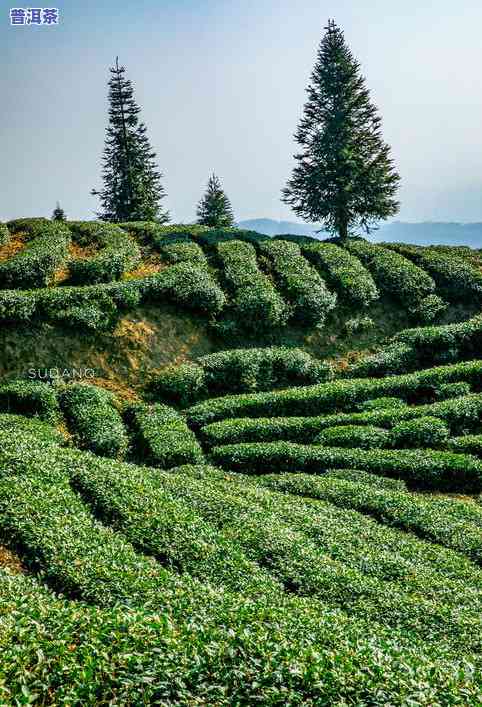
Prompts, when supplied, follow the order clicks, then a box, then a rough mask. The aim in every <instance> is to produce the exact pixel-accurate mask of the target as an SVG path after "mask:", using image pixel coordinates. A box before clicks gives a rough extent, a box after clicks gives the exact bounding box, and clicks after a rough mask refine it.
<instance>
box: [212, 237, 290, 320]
mask: <svg viewBox="0 0 482 707" xmlns="http://www.w3.org/2000/svg"><path fill="white" fill-rule="evenodd" d="M216 252H217V257H218V260H219V265H220V269H221V273H222V275H223V278H224V281H225V283H226V286H227V289H228V291H229V293H230V295H231V298H232V302H231V306H232V314H233V317H234V318H235V320H236V322H238V324H239V326H241V327H243V328H246V329H253V330H256V329H268V330H269V329H275V328H277V327H279V326H282V325H284V324H285V323H286V320H287V318H288V314H289V312H288V309H287V307H286V304H285V302H284V301H283V300H282V298H281V296H280V295H279V294H278V292H277V291H276V290H275V288H274V286H273V283H272V282H271V280H270V279H269V278H268V277H267V276H266V275H264V274H263V273H262V272H261V270H260V269H259V267H258V261H257V258H256V250H255V248H254V246H253V245H252V244H251V243H244V242H242V241H239V240H234V241H233V240H228V241H226V242H221V243H218V244H217V246H216Z"/></svg>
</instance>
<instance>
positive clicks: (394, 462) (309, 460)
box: [211, 442, 482, 493]
mask: <svg viewBox="0 0 482 707" xmlns="http://www.w3.org/2000/svg"><path fill="white" fill-rule="evenodd" d="M211 454H212V459H213V462H214V463H215V464H218V465H220V466H222V467H223V468H224V469H231V470H233V471H242V472H243V473H252V474H267V473H272V472H274V471H276V472H286V471H292V470H293V469H296V470H297V471H304V472H308V471H309V472H312V473H317V474H321V473H323V472H325V471H326V470H327V469H336V468H341V469H354V468H358V469H361V470H363V471H369V472H371V473H374V474H380V475H382V476H394V477H395V478H402V479H403V480H404V481H406V483H407V485H408V486H410V487H411V488H420V489H435V490H437V491H463V490H466V491H472V492H474V493H475V492H477V491H480V489H481V488H482V462H480V461H479V460H478V459H476V458H475V457H473V456H470V455H467V454H455V453H453V452H439V451H432V450H427V449H416V450H411V449H396V450H387V449H374V450H365V449H342V448H329V447H322V446H308V445H302V444H295V443H293V442H266V443H251V444H250V443H246V444H233V445H226V446H221V447H214V448H213V450H212V452H211Z"/></svg>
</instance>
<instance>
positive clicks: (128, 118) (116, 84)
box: [92, 58, 169, 223]
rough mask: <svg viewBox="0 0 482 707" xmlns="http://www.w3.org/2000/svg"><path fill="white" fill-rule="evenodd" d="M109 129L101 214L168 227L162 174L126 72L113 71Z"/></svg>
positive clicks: (96, 192) (120, 68)
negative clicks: (154, 222)
mask: <svg viewBox="0 0 482 707" xmlns="http://www.w3.org/2000/svg"><path fill="white" fill-rule="evenodd" d="M110 72H111V78H110V81H109V125H108V127H107V130H106V139H105V147H104V156H103V160H102V162H103V170H102V178H103V182H104V186H103V188H102V189H101V190H97V189H93V190H92V194H93V195H94V196H99V198H100V203H101V211H99V212H98V214H97V216H98V217H99V218H100V219H102V220H103V221H112V222H115V221H157V222H158V223H167V222H168V221H169V215H168V213H167V212H166V211H164V210H163V209H162V208H161V201H162V199H164V197H165V195H166V194H165V190H164V188H163V187H162V185H161V178H162V174H161V173H160V172H159V171H158V170H157V167H156V164H155V157H156V154H155V153H154V152H153V151H152V147H151V145H150V143H149V140H148V137H147V134H146V133H147V128H146V126H145V124H144V123H142V122H139V114H140V111H141V109H140V107H139V106H138V105H137V103H136V101H135V99H134V89H133V87H132V83H131V81H129V79H127V78H126V77H125V68H124V67H123V66H119V61H118V58H116V63H115V66H114V67H112V68H111V69H110Z"/></svg>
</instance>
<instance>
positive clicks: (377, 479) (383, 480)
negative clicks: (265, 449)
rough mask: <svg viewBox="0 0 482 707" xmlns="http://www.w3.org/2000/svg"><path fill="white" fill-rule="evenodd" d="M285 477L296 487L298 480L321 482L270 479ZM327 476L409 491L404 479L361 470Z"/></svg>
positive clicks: (307, 480)
mask: <svg viewBox="0 0 482 707" xmlns="http://www.w3.org/2000/svg"><path fill="white" fill-rule="evenodd" d="M285 476H286V477H287V479H288V478H291V479H293V480H294V481H295V484H294V485H296V479H300V483H302V484H304V483H306V485H307V486H308V485H309V484H310V481H311V482H313V484H317V483H318V481H319V480H318V478H317V477H315V476H311V475H310V476H305V475H304V474H293V475H291V474H284V475H283V477H280V475H279V474H273V476H271V477H269V478H271V479H278V480H279V479H281V478H284V477H285ZM325 476H326V477H327V478H330V479H336V480H339V481H354V482H356V483H357V484H363V485H364V486H370V487H374V488H377V489H387V490H389V491H406V489H407V484H406V483H405V481H403V480H402V479H391V478H390V477H388V476H377V475H376V474H371V473H370V472H369V471H361V470H360V469H329V470H328V471H327V472H326V474H325ZM265 478H266V477H265V476H260V477H259V479H260V481H261V483H263V482H264V479H265ZM323 478H324V477H323ZM321 480H322V479H321ZM279 490H281V489H279Z"/></svg>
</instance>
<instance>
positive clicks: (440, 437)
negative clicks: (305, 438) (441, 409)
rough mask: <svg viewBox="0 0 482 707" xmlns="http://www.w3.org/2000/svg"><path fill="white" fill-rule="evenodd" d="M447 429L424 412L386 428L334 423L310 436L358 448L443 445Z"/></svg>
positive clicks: (317, 441)
mask: <svg viewBox="0 0 482 707" xmlns="http://www.w3.org/2000/svg"><path fill="white" fill-rule="evenodd" d="M449 436H450V430H449V427H448V425H447V423H446V422H444V420H442V419H440V418H438V417H431V416H428V415H427V416H424V417H419V418H415V419H412V420H402V421H401V422H398V423H396V424H395V425H394V426H393V427H392V429H391V430H390V431H388V430H387V429H385V428H383V427H376V426H375V425H335V426H334V427H326V428H325V429H324V430H323V431H322V432H321V433H320V434H319V435H318V436H317V437H315V439H314V444H322V445H324V446H325V447H348V448H358V449H377V448H378V449H387V448H389V447H393V448H395V449H404V448H406V447H407V448H412V447H415V448H430V449H443V448H445V447H446V446H447V443H448V439H449Z"/></svg>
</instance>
